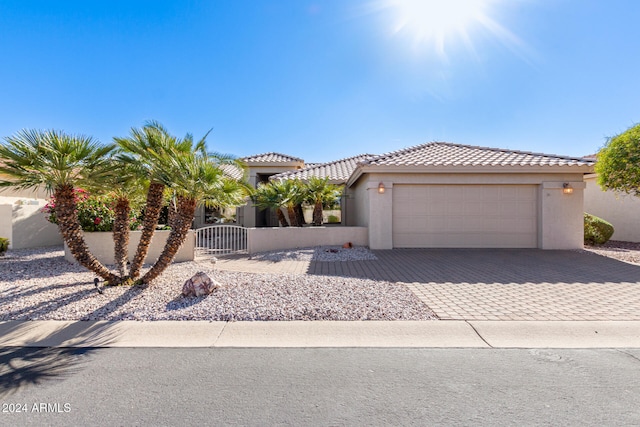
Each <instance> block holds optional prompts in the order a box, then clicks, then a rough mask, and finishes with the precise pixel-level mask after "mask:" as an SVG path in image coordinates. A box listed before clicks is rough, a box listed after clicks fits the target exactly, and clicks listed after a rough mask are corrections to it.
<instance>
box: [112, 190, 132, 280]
mask: <svg viewBox="0 0 640 427" xmlns="http://www.w3.org/2000/svg"><path fill="white" fill-rule="evenodd" d="M115 211H116V212H115V213H116V217H115V219H114V221H113V243H114V253H113V255H114V259H115V262H116V267H117V268H118V272H119V273H120V276H121V277H125V276H126V275H127V258H129V215H130V214H131V206H130V204H129V199H128V198H127V197H118V198H117V199H116V206H115Z"/></svg>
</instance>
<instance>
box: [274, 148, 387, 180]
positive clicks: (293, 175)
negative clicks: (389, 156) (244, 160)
mask: <svg viewBox="0 0 640 427" xmlns="http://www.w3.org/2000/svg"><path fill="white" fill-rule="evenodd" d="M373 157H376V155H375V154H360V155H358V156H353V157H348V158H346V159H340V160H335V161H333V162H329V163H318V164H315V165H311V166H307V167H305V168H303V169H300V170H297V171H291V172H283V173H279V174H277V175H274V176H272V177H271V179H301V180H307V179H309V178H311V177H312V176H317V177H319V178H327V177H328V178H329V180H330V181H333V182H346V181H347V180H348V179H349V177H350V176H351V174H352V173H353V171H354V170H355V168H356V167H357V166H358V163H360V162H362V161H365V160H367V159H371V158H373Z"/></svg>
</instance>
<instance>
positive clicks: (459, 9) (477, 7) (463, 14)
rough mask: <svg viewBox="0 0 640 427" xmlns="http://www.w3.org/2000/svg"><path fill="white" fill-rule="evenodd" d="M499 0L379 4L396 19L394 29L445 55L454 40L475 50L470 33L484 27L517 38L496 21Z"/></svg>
mask: <svg viewBox="0 0 640 427" xmlns="http://www.w3.org/2000/svg"><path fill="white" fill-rule="evenodd" d="M498 1H500V0H379V1H376V2H375V5H376V6H377V8H378V9H379V10H380V11H381V12H383V13H384V14H385V15H389V17H390V18H391V19H392V20H393V32H394V33H395V34H400V35H405V36H407V37H409V38H410V39H412V41H413V44H414V46H415V47H420V48H424V47H425V46H427V47H430V48H433V49H434V50H435V51H436V52H437V53H438V55H440V56H442V57H446V50H447V49H448V48H449V47H450V45H451V44H452V43H453V42H454V41H462V43H464V44H465V45H466V46H467V48H470V49H471V50H473V43H472V38H471V36H470V33H471V32H472V31H473V30H474V29H478V28H484V29H486V30H489V31H490V32H492V33H493V34H494V35H496V36H498V37H500V38H503V39H512V40H507V41H510V42H513V41H514V40H515V39H516V38H515V36H513V35H512V34H511V33H510V32H509V31H508V30H506V29H505V28H503V27H502V26H501V25H500V24H498V23H497V22H495V21H494V20H493V19H492V18H491V16H490V13H491V10H490V9H491V8H490V6H492V5H493V4H494V3H497V2H498Z"/></svg>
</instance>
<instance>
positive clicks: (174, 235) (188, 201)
mask: <svg viewBox="0 0 640 427" xmlns="http://www.w3.org/2000/svg"><path fill="white" fill-rule="evenodd" d="M196 203H197V200H196V199H193V198H190V197H183V196H178V216H177V218H176V221H175V227H173V228H172V229H171V232H170V233H169V237H168V238H167V243H166V244H165V246H164V249H163V250H162V253H161V254H160V257H159V258H158V261H156V263H155V264H154V265H153V267H151V270H149V271H147V273H146V274H145V275H144V276H142V278H141V279H140V282H141V283H143V284H149V283H151V282H152V281H153V280H154V279H155V278H156V277H158V276H159V275H160V274H162V272H163V271H164V270H166V269H167V267H169V265H170V264H171V261H173V258H174V257H175V256H176V253H178V250H179V249H180V246H182V244H183V243H184V241H185V240H186V238H187V233H188V231H189V228H191V223H192V221H193V216H194V214H195V211H196Z"/></svg>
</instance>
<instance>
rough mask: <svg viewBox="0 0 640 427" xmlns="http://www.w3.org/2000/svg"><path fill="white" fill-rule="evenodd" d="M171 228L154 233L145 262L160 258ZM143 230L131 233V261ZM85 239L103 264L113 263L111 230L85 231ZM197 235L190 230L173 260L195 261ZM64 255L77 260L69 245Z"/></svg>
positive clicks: (73, 260) (71, 259)
mask: <svg viewBox="0 0 640 427" xmlns="http://www.w3.org/2000/svg"><path fill="white" fill-rule="evenodd" d="M170 232H171V231H169V230H158V231H156V232H155V234H154V235H153V240H151V245H150V246H149V253H148V254H147V259H146V260H145V264H152V263H154V262H156V261H157V260H158V258H159V257H160V254H161V253H162V249H163V248H164V245H165V243H166V241H167V238H168V237H169V233H170ZM141 234H142V232H141V231H132V232H131V234H130V235H129V261H131V260H133V257H134V256H135V254H136V249H137V248H138V242H139V241H140V236H141ZM84 240H85V242H87V246H89V250H90V251H91V253H92V254H93V255H94V256H95V257H96V258H97V259H98V261H100V262H101V263H103V264H106V265H113V264H115V262H114V257H113V247H114V243H113V234H112V233H111V232H93V233H90V232H86V231H85V232H84ZM195 245H196V237H195V232H194V231H193V230H189V234H188V235H187V239H186V240H185V242H184V244H183V245H182V247H180V249H179V250H178V253H177V254H176V257H175V258H174V260H173V262H184V261H193V259H194V253H195ZM64 257H65V259H66V260H67V261H69V262H73V263H75V262H76V260H75V259H74V258H73V255H71V252H70V251H69V248H68V247H67V245H66V244H65V245H64Z"/></svg>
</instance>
